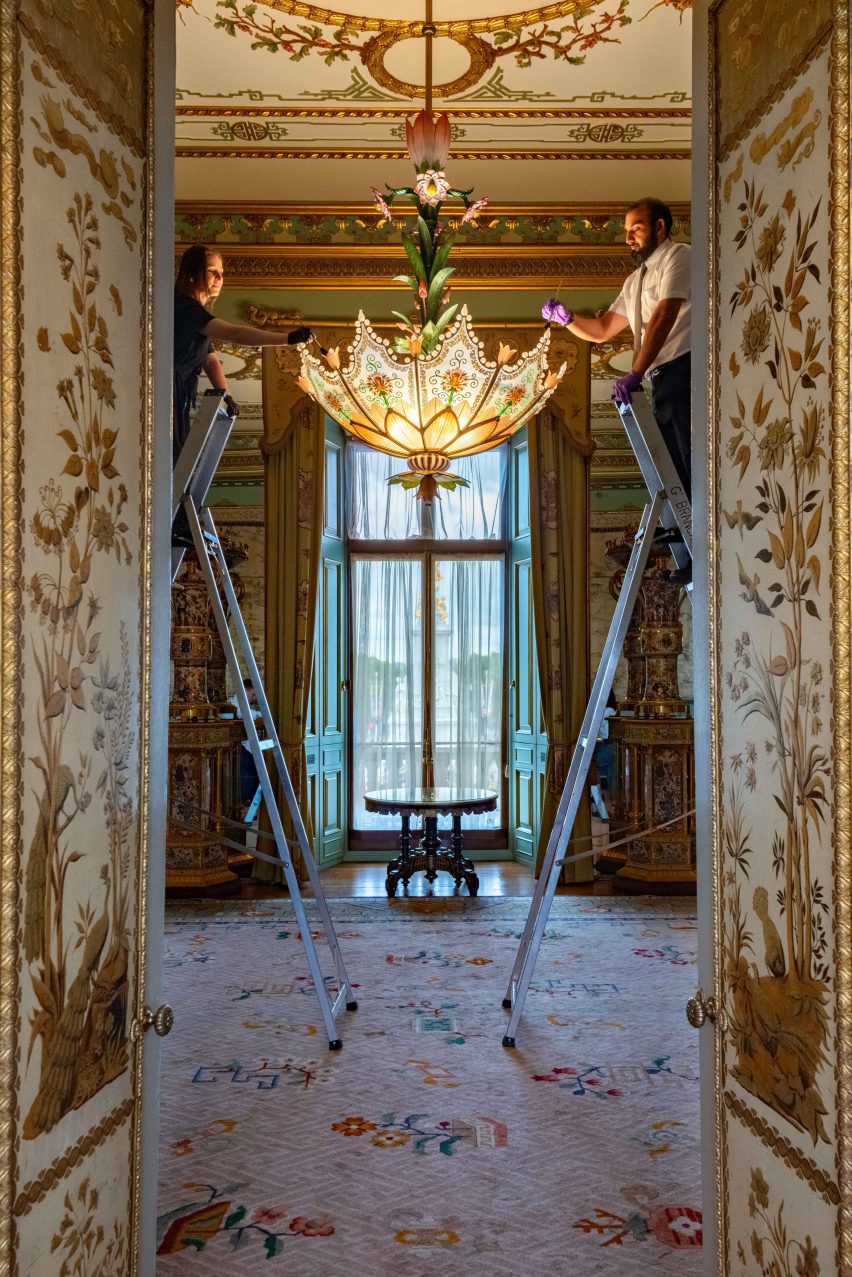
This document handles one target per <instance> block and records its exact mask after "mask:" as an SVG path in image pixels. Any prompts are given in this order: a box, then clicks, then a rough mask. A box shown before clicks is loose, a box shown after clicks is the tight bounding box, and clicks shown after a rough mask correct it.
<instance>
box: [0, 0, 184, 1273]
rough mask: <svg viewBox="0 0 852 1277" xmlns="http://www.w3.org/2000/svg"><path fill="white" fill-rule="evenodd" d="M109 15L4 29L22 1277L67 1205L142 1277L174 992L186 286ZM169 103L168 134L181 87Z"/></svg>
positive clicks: (7, 646) (8, 896)
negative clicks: (171, 667) (180, 404)
mask: <svg viewBox="0 0 852 1277" xmlns="http://www.w3.org/2000/svg"><path fill="white" fill-rule="evenodd" d="M110 13H111V17H110V22H109V24H104V23H103V22H100V23H99V22H98V21H95V22H88V21H81V18H80V13H79V11H78V10H75V8H74V5H73V4H72V3H70V0H58V3H57V4H56V5H55V6H54V9H53V10H52V14H51V21H50V22H48V23H44V22H43V15H42V14H41V13H40V11H39V10H38V7H37V6H36V5H32V4H29V3H22V4H20V5H14V6H12V7H9V6H6V7H4V9H3V13H2V19H0V24H1V25H0V45H2V50H1V51H0V62H2V65H3V68H4V70H3V90H2V93H0V113H2V136H3V139H4V140H3V146H2V156H0V165H2V174H1V175H0V187H2V190H3V250H2V253H0V272H2V278H1V279H0V285H2V299H3V302H2V304H3V322H2V325H0V343H1V344H2V345H0V363H2V368H3V379H2V388H0V414H2V416H0V448H2V466H0V474H2V494H0V509H2V520H3V546H4V554H3V559H2V565H0V571H2V581H0V587H2V588H0V599H2V602H0V608H2V626H1V627H0V628H2V631H3V636H4V643H3V655H2V658H0V659H2V674H1V675H0V688H2V705H0V713H2V723H3V736H2V754H3V757H2V771H3V777H4V785H3V798H2V813H0V828H2V831H3V832H2V869H0V891H2V901H0V952H2V954H3V981H2V984H3V990H2V995H0V1036H1V1037H2V1041H0V1096H2V1099H0V1108H2V1112H0V1130H2V1136H0V1166H2V1171H0V1179H2V1180H3V1185H4V1187H3V1197H4V1204H5V1208H6V1209H5V1210H4V1211H3V1212H2V1220H0V1271H2V1272H4V1273H6V1272H16V1273H22V1274H26V1275H27V1277H30V1274H36V1273H39V1272H43V1273H58V1272H59V1271H60V1269H62V1270H63V1271H65V1270H67V1271H69V1272H70V1271H71V1270H72V1267H73V1266H74V1265H75V1264H76V1263H80V1262H84V1261H83V1259H81V1257H80V1256H79V1255H75V1254H74V1253H73V1252H74V1249H75V1246H74V1242H73V1241H72V1238H73V1237H74V1236H75V1229H73V1228H70V1227H69V1224H68V1223H64V1222H63V1221H64V1218H65V1216H66V1214H67V1213H68V1212H69V1210H71V1209H73V1210H75V1211H76V1210H78V1209H79V1211H80V1216H79V1217H80V1218H81V1219H82V1218H84V1217H86V1216H88V1225H89V1227H88V1240H87V1243H86V1247H87V1249H86V1255H85V1263H86V1264H87V1265H88V1266H89V1268H90V1269H91V1271H95V1269H96V1268H98V1269H99V1270H101V1271H104V1272H106V1271H110V1272H116V1273H118V1272H122V1273H129V1272H130V1271H131V1270H132V1268H133V1266H134V1264H135V1262H136V1246H137V1241H138V1237H139V1217H138V1214H137V1207H138V1203H139V1200H140V1197H139V1195H138V1194H137V1188H138V1189H140V1191H141V1198H142V1202H143V1204H144V1208H145V1210H146V1212H147V1211H149V1209H150V1207H151V1206H152V1205H153V1191H152V1190H153V1183H154V1175H155V1166H156V1161H155V1158H154V1157H153V1156H150V1154H151V1153H153V1148H152V1147H151V1145H152V1144H153V1142H154V1141H155V1140H156V1113H155V1110H154V1109H153V1108H152V1107H150V1106H149V1107H148V1109H147V1111H146V1112H143V1110H142V1108H141V1106H140V1096H141V1094H142V1092H143V1088H144V1089H145V1093H146V1095H148V1096H151V1095H153V1094H154V1093H155V1091H156V1086H155V1080H156V1079H155V1072H154V1073H152V1072H151V1070H154V1071H155V1070H156V1067H157V1051H156V1044H155V1042H154V1041H153V1040H152V1041H150V1042H149V1041H148V1040H147V1039H146V1038H143V1039H142V1041H143V1042H144V1048H140V1047H137V1045H136V1044H135V1040H134V1036H133V1034H132V1026H133V1021H134V1019H135V1018H136V1017H137V1016H138V1013H139V1011H140V1003H141V1001H142V1000H143V998H144V997H145V995H146V980H147V981H148V985H147V993H148V994H150V995H151V996H152V997H153V996H154V995H156V994H158V993H159V989H158V987H157V981H158V976H159V950H158V948H157V946H158V944H159V937H160V935H161V932H162V926H161V919H162V896H161V895H160V896H156V895H154V896H152V900H151V906H152V918H153V922H154V944H153V948H152V951H151V952H150V954H149V953H147V952H146V937H145V934H144V923H145V909H146V905H147V903H148V901H147V891H148V879H147V876H146V875H147V873H148V866H149V864H151V862H153V861H156V860H157V859H158V856H161V850H162V844H163V839H164V827H163V822H164V811H163V810H162V809H163V803H162V795H163V794H164V793H165V790H166V780H167V778H166V767H165V736H166V709H165V707H166V705H167V701H168V681H167V677H165V678H164V674H166V673H167V669H168V629H169V625H168V584H167V576H166V571H165V569H166V564H167V560H168V548H167V544H166V542H167V538H168V526H169V520H168V517H167V515H166V511H167V509H168V487H169V475H170V470H171V461H170V457H169V452H170V448H169V441H168V436H169V407H168V385H169V382H170V380H171V378H170V376H169V373H168V372H167V373H166V376H165V377H162V378H160V379H159V381H158V387H157V394H158V398H157V401H156V404H155V402H154V401H153V400H152V394H151V378H152V376H153V368H152V364H151V358H152V356H151V348H152V344H153V342H154V340H155V334H154V333H153V332H152V330H151V324H150V319H151V315H152V306H154V304H155V303H156V304H157V305H158V306H159V307H161V308H162V310H161V311H160V312H159V313H162V312H163V311H164V312H165V314H166V315H168V314H170V311H171V296H172V295H173V294H172V289H171V287H169V288H168V290H167V291H166V292H165V293H164V294H163V295H160V294H159V293H158V294H157V295H155V294H154V293H153V291H150V290H152V289H153V285H154V278H155V270H157V269H159V271H160V273H159V276H158V287H159V285H160V284H161V283H162V282H164V274H163V271H162V267H163V266H165V265H166V263H167V261H168V257H169V255H170V253H171V234H170V232H168V233H167V237H166V239H164V241H163V242H164V245H165V244H166V243H168V245H169V253H166V254H164V255H161V256H160V258H159V261H158V262H155V261H154V260H153V256H152V252H153V238H152V237H153V232H154V226H153V223H152V222H151V221H150V218H149V214H151V215H152V213H153V210H152V209H149V207H148V198H149V193H150V191H151V189H152V187H153V185H154V180H153V179H154V173H153V171H152V169H153V165H152V158H153V157H152V155H151V154H150V139H149V132H148V125H149V122H150V117H149V110H150V109H151V107H152V105H153V104H152V103H150V102H149V100H148V75H147V54H148V50H149V39H150V24H149V16H152V11H151V10H150V9H149V8H148V7H147V6H145V5H140V4H138V3H136V0H116V2H115V4H114V5H113V6H112V8H111V11H110ZM106 25H108V26H109V30H108V31H107V30H106ZM162 25H163V31H164V32H165V33H168V32H169V14H167V13H164V14H163V21H162ZM172 38H173V32H172ZM69 68H73V74H72V73H71V71H70V70H69ZM63 70H64V71H65V72H66V74H65V75H64V77H63V75H62V71H63ZM119 71H120V75H119V74H118V72H119ZM58 72H59V73H58ZM119 81H120V83H119ZM166 97H167V98H170V99H171V112H172V115H171V119H172V131H173V127H174V106H173V100H174V78H173V77H172V79H171V84H170V85H169V86H168V90H167V93H166ZM93 103H97V104H98V109H95V108H94V107H93ZM161 121H162V117H161ZM158 136H159V137H160V140H161V141H162V140H164V138H163V131H162V129H161V130H160V133H159V135H158ZM45 139H49V141H47V142H45ZM165 141H166V149H165V156H164V159H165V163H164V166H163V169H164V172H163V174H162V176H163V177H164V181H163V191H164V196H163V198H164V199H165V205H164V212H165V224H166V227H167V228H168V219H169V217H170V214H171V208H170V204H171V201H170V185H169V179H168V177H167V176H166V174H167V173H168V171H169V169H170V168H171V165H172V162H173V146H172V145H170V144H169V142H168V138H167V137H166V139H165ZM42 144H44V145H46V146H47V147H48V153H47V155H46V154H45V152H44V151H43V150H42V149H41V146H42ZM98 157H99V158H98ZM107 170H108V175H107V176H106V177H105V176H104V174H105V172H107ZM159 182H160V175H159V174H158V175H157V188H158V192H159V189H160V187H159ZM105 186H108V187H109V191H110V195H109V197H108V198H109V199H110V200H111V203H105V202H104V188H105ZM171 265H172V264H171V263H168V266H167V271H168V275H169V276H171ZM169 282H170V281H169ZM159 327H160V326H159V325H158V332H157V334H156V337H157V341H158V354H159V355H161V356H164V357H165V361H166V362H165V363H164V365H163V371H165V370H166V369H169V366H170V351H169V346H170V333H169V328H168V322H167V323H166V324H165V325H163V327H164V328H165V332H164V333H162V334H161V333H160V332H159ZM164 338H165V340H164ZM155 407H156V413H155ZM22 458H23V459H25V465H26V473H25V474H24V461H23V460H22ZM155 466H156V467H157V479H158V481H159V486H158V490H157V492H156V493H155V491H154V474H155V470H154V467H155ZM155 497H156V499H155ZM154 516H158V517H159V520H160V522H159V524H158V525H155V524H154V523H153V522H152V518H153V517H154ZM155 626H156V628H155ZM154 697H156V701H154ZM152 834H153V836H154V838H155V840H156V841H155V842H153V843H152V842H151V835H152ZM157 872H158V870H157V867H156V865H155V866H154V867H153V869H152V872H151V877H152V879H153V885H154V888H155V889H156V887H158V886H159V887H160V888H161V887H162V880H161V879H159V880H158V879H157ZM143 1056H144V1063H145V1069H144V1071H143V1068H142V1063H143ZM149 1078H150V1079H151V1080H150V1081H149V1080H148V1079H149ZM143 1142H144V1144H145V1145H146V1148H145V1155H146V1157H147V1169H148V1179H147V1182H146V1183H145V1184H141V1183H140V1161H139V1159H140V1156H142V1152H143ZM69 1202H73V1203H74V1206H73V1208H72V1207H70V1206H69V1205H68V1203H69ZM131 1212H132V1217H130V1213H131ZM152 1222H153V1221H152V1220H151V1219H149V1220H148V1223H149V1224H152ZM69 1223H70V1221H69ZM151 1235H153V1228H152V1229H151ZM149 1271H152V1268H151V1269H149Z"/></svg>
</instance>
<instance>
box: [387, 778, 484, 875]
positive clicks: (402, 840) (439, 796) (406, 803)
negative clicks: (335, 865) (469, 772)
mask: <svg viewBox="0 0 852 1277" xmlns="http://www.w3.org/2000/svg"><path fill="white" fill-rule="evenodd" d="M364 806H365V807H366V809H367V811H372V812H377V813H378V814H380V815H383V816H388V815H389V816H399V817H400V819H401V821H402V829H401V831H400V835H399V855H398V856H397V857H396V859H395V860H392V861H391V863H390V864H389V865H388V876H387V878H386V879H385V890H386V891H387V893H388V895H389V896H395V895H396V888H397V884H398V883H399V881H400V879H401V880H402V885H403V888H407V887H408V882H409V879H410V878H411V875H412V874H414V873H417V872H418V871H419V870H421V869H423V870H425V872H426V881H427V882H434V881H435V879H436V878H437V877H438V873H439V872H440V871H441V870H442V869H443V870H446V872H447V873H450V874H452V876H453V878H454V879H455V883H456V886H457V887H460V886H461V884H462V882H463V881H464V882H466V883H467V889H468V891H469V892H470V894H471V895H472V896H475V895H476V893H477V891H478V890H479V878H478V877H477V876H476V870H475V869H474V867H473V864H472V862H471V861H470V860H468V859H467V857H466V856H465V855H463V853H462V828H461V818H462V816H467V815H469V816H472V815H479V814H480V813H481V812H485V811H494V809H495V808H496V806H497V795H496V793H494V791H493V790H491V789H451V788H438V789H421V788H412V789H376V790H373V792H372V793H369V794H365V795H364ZM439 816H452V819H453V828H452V832H451V833H450V837H449V841H448V842H447V843H444V842H443V841H442V840H441V837H440V835H439V833H438V817H439ZM412 817H416V818H418V819H420V820H422V821H423V838H422V840H421V841H420V843H418V845H417V846H416V847H415V848H414V849H413V850H412V846H411V829H410V825H411V819H412Z"/></svg>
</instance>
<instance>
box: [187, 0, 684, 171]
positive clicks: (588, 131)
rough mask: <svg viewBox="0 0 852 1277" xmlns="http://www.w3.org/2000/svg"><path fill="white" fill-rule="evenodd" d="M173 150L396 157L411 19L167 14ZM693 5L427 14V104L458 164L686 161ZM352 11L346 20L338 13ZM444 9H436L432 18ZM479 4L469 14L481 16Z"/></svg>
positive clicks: (299, 5) (406, 94) (213, 4)
mask: <svg viewBox="0 0 852 1277" xmlns="http://www.w3.org/2000/svg"><path fill="white" fill-rule="evenodd" d="M177 3H178V9H179V16H180V19H181V21H180V22H179V23H178V50H177V84H178V90H177V115H178V127H177V146H178V153H179V155H182V156H186V157H189V158H209V157H213V156H217V155H222V154H228V155H238V156H239V158H249V157H252V156H254V155H258V156H263V155H266V156H268V157H270V158H288V157H290V156H294V157H295V156H303V157H304V156H311V157H317V158H335V157H338V156H340V157H367V156H369V157H370V158H376V157H378V156H379V155H387V156H396V155H402V154H404V141H405V138H404V130H403V125H402V119H401V117H402V116H403V115H404V114H405V113H406V112H408V111H410V110H411V109H412V106H414V105H416V103H417V101H418V99H420V100H421V101H422V99H423V97H424V95H425V87H424V86H425V72H424V41H423V39H422V26H423V24H422V15H420V14H419V13H418V12H417V11H418V10H419V9H420V5H419V4H412V5H406V6H404V10H405V11H406V15H405V16H404V17H402V18H400V17H399V13H400V5H399V4H390V3H389V0H363V3H362V5H361V6H360V7H361V8H363V9H365V10H366V12H363V13H356V12H355V8H356V4H355V0H352V2H351V5H347V6H345V8H344V11H343V12H337V13H332V12H330V11H328V10H326V9H320V8H319V7H317V6H314V5H311V4H306V3H303V0H278V2H277V3H275V4H273V5H261V4H257V3H254V0H177ZM689 3H690V0H658V3H656V4H653V3H649V0H615V3H610V4H600V3H599V4H592V5H578V4H576V3H575V2H574V0H563V2H562V3H557V4H551V5H549V6H546V7H544V8H540V9H537V10H527V11H526V12H522V13H517V12H516V13H514V14H513V13H512V12H511V10H513V9H514V8H515V6H514V5H512V4H511V3H508V0H504V3H503V4H502V5H501V4H500V3H499V0H494V3H492V4H490V5H489V6H488V7H489V9H490V10H491V12H492V15H493V11H494V9H495V8H497V9H498V10H499V9H500V8H502V9H503V10H504V12H503V13H502V14H501V13H499V12H498V13H497V15H496V16H490V17H485V16H476V14H474V16H472V17H470V18H469V19H467V20H455V19H453V20H452V21H450V20H449V14H448V13H447V9H448V6H446V5H445V6H444V9H445V17H444V19H443V20H442V18H441V16H440V13H439V12H438V13H436V21H435V25H436V31H437V34H436V37H435V40H434V66H435V72H434V79H435V104H436V106H438V107H441V108H446V109H449V110H450V111H451V112H452V115H453V126H454V136H453V153H454V155H455V156H456V158H465V159H480V158H524V159H527V158H531V157H532V158H535V157H538V156H543V157H559V156H562V155H564V156H575V155H576V156H595V157H597V156H599V157H601V158H610V157H614V156H624V157H629V158H634V157H636V158H639V157H645V158H647V157H652V158H673V159H678V158H686V157H688V155H689V149H690V115H691V112H690V80H691V52H690V25H691V23H690V15H688V14H686V13H685V10H686V9H688V7H689ZM350 7H351V8H352V12H351V13H348V12H347V11H346V9H348V8H350ZM440 7H441V6H440V5H439V6H437V8H438V9H439V10H440ZM478 7H480V6H477V5H476V4H473V5H471V6H468V7H467V12H470V11H471V10H476V9H477V8H478Z"/></svg>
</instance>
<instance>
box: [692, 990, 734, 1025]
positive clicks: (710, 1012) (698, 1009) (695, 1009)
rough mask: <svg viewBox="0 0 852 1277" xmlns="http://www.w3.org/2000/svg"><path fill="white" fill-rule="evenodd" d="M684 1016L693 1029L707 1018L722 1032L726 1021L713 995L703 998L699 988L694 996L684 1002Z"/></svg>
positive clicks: (723, 1012)
mask: <svg viewBox="0 0 852 1277" xmlns="http://www.w3.org/2000/svg"><path fill="white" fill-rule="evenodd" d="M686 1018H687V1020H688V1021H689V1023H690V1024H691V1025H692V1027H693V1029H700V1028H701V1026H702V1025H703V1024H704V1021H705V1020H709V1021H710V1023H711V1024H714V1025H717V1026H718V1028H720V1029H721V1030H722V1032H723V1033H724V1031H725V1028H726V1026H727V1023H728V1017H727V1015H726V1014H725V1011H724V1009H723V1008H722V1007H720V1006H719V1005H718V1003H717V1001H716V998H715V996H714V995H712V994H711V996H710V997H709V998H705V997H704V994H703V993H702V991H701V989H699V990H698V991H697V992H696V994H695V997H694V998H690V999H689V1001H688V1002H687V1004H686Z"/></svg>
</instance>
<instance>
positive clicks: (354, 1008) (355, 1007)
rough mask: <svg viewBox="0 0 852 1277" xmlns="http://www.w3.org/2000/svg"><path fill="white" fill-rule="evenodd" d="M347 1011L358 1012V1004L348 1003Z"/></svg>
mask: <svg viewBox="0 0 852 1277" xmlns="http://www.w3.org/2000/svg"><path fill="white" fill-rule="evenodd" d="M346 1010H347V1011H357V1010H358V1003H357V1002H347V1003H346Z"/></svg>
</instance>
